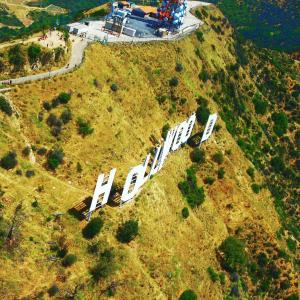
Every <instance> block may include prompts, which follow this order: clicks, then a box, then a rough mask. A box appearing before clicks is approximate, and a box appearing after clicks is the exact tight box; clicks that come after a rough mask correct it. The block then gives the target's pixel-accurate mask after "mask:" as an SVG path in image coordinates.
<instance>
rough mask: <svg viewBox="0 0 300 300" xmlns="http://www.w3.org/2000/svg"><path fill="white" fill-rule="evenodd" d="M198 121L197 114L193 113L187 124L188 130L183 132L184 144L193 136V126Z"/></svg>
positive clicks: (182, 139) (182, 141)
mask: <svg viewBox="0 0 300 300" xmlns="http://www.w3.org/2000/svg"><path fill="white" fill-rule="evenodd" d="M195 122H196V115H195V114H192V115H191V116H190V117H189V119H188V120H187V121H186V123H187V126H186V131H185V132H184V133H183V134H182V138H181V143H182V144H184V143H186V142H187V140H188V139H189V137H190V136H191V134H192V132H193V128H194V125H195Z"/></svg>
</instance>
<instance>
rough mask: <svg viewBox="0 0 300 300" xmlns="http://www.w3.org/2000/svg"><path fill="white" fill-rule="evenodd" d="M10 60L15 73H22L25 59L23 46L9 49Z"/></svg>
mask: <svg viewBox="0 0 300 300" xmlns="http://www.w3.org/2000/svg"><path fill="white" fill-rule="evenodd" d="M8 60H9V63H10V64H11V65H13V66H14V71H15V72H18V71H21V70H22V69H23V68H24V65H25V57H24V55H23V53H22V51H21V46H20V45H19V44H17V45H15V46H13V47H12V48H10V49H9V51H8Z"/></svg>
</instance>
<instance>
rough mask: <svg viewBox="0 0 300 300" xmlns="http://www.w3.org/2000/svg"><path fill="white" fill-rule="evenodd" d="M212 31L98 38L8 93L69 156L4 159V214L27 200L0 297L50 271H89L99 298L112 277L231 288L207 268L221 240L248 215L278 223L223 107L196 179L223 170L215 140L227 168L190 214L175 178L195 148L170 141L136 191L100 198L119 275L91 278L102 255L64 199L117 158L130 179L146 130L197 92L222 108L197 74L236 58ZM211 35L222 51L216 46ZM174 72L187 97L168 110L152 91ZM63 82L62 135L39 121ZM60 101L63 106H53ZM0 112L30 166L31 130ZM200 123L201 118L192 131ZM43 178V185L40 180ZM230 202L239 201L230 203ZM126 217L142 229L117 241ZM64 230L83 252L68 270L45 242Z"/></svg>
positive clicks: (214, 293) (143, 290)
mask: <svg viewBox="0 0 300 300" xmlns="http://www.w3.org/2000/svg"><path fill="white" fill-rule="evenodd" d="M205 40H206V41H205V43H204V44H203V45H202V46H200V45H199V44H198V42H197V41H196V38H195V36H191V37H188V38H186V39H185V40H182V41H180V42H176V43H157V44H145V45H126V46H123V45H117V46H109V47H107V46H106V47H105V46H101V45H92V46H91V47H89V48H88V50H87V52H86V59H85V62H84V64H83V65H82V66H81V67H80V68H79V69H78V70H77V71H75V72H74V73H72V74H68V75H66V76H63V77H59V78H55V79H52V80H49V81H43V82H35V83H32V84H27V85H24V86H20V87H18V88H17V90H16V91H14V92H12V93H11V94H10V95H9V96H10V98H11V100H12V101H13V103H14V104H15V105H16V106H17V107H18V109H19V110H20V112H21V116H20V118H19V119H18V122H20V124H21V125H20V126H21V130H22V134H23V135H25V136H26V137H27V139H28V140H29V141H30V143H31V144H32V145H36V146H38V147H40V146H45V147H47V148H48V149H51V148H52V147H53V146H54V145H57V144H58V145H61V146H62V147H63V149H64V151H65V163H64V165H63V166H62V167H60V168H59V170H58V171H57V172H56V173H55V174H54V173H51V172H48V171H46V170H45V168H44V167H43V164H44V163H45V159H44V158H40V157H38V156H37V163H36V164H35V166H32V167H33V168H34V169H35V170H36V173H37V175H36V176H35V177H34V178H32V179H27V178H25V177H24V176H23V177H18V176H16V175H14V172H7V171H3V170H0V176H1V187H2V188H4V189H5V190H6V194H5V196H4V200H3V199H1V202H4V204H5V209H4V215H5V217H7V218H9V217H10V216H11V215H12V212H13V210H14V208H15V206H16V204H17V203H18V202H19V201H21V200H22V201H23V203H24V213H25V215H26V219H25V221H24V222H23V224H22V228H21V231H22V236H23V239H22V242H21V245H20V247H19V249H18V250H17V253H16V254H15V255H14V256H13V259H11V258H9V257H8V255H7V254H6V253H4V252H1V256H0V263H1V266H2V267H1V269H0V278H1V281H0V282H1V285H0V286H1V289H0V295H1V296H2V297H5V298H6V299H16V298H18V299H21V298H22V297H28V299H32V298H33V296H34V295H37V294H38V292H41V291H44V292H45V291H46V290H47V288H49V286H50V285H51V284H52V283H54V282H56V283H57V284H58V286H59V287H63V288H64V289H68V288H74V286H75V285H76V284H77V283H78V282H83V283H85V288H84V290H83V294H84V296H83V298H82V299H99V297H100V296H99V295H100V294H101V291H102V290H103V289H104V288H105V287H106V286H107V285H108V284H109V283H110V282H111V281H112V280H115V281H120V282H121V283H122V285H120V287H119V288H118V290H117V294H116V296H115V299H177V298H178V296H179V295H180V293H181V292H182V291H183V290H185V289H186V288H191V289H193V290H195V291H196V293H197V294H198V295H199V299H222V289H223V288H222V287H221V285H220V284H218V283H215V284H214V283H212V282H211V280H210V279H209V277H208V274H207V271H206V270H207V268H208V267H209V266H213V267H214V268H215V269H218V263H217V260H216V256H215V248H216V247H218V245H219V244H220V243H221V242H222V241H223V240H224V238H225V237H226V236H227V235H228V233H230V232H232V231H233V230H235V229H236V228H237V227H239V226H241V225H243V223H244V222H245V220H248V221H249V222H256V221H257V220H258V219H259V222H260V224H262V226H263V227H264V229H265V230H266V232H268V233H269V234H270V236H271V237H272V236H273V234H274V231H275V230H277V229H278V226H279V223H278V220H277V217H276V214H275V211H274V209H273V206H272V205H271V202H270V200H269V198H270V195H269V193H268V192H267V191H266V190H263V191H262V192H261V193H260V194H259V195H256V194H254V193H253V192H252V190H251V188H250V185H251V180H250V177H249V176H248V175H247V174H246V169H247V168H248V167H249V166H250V163H249V161H248V160H247V159H245V158H244V156H243V154H242V153H241V151H240V149H239V148H238V146H237V145H236V143H235V141H234V140H233V138H232V137H231V135H230V134H229V133H228V132H227V130H226V129H225V125H224V123H223V122H222V121H221V119H219V121H218V122H219V124H220V125H221V126H222V129H221V130H220V131H219V132H218V133H216V132H215V133H214V135H213V136H212V138H211V139H210V140H209V141H208V142H207V143H206V144H205V145H204V146H203V148H204V149H205V152H206V154H207V161H208V162H207V163H206V164H205V165H204V167H201V168H199V170H198V173H197V176H198V181H199V184H200V185H203V178H205V177H206V176H208V175H210V176H214V177H215V178H216V172H217V169H218V167H217V165H216V164H215V163H213V162H212V160H211V159H210V157H211V156H212V155H213V154H214V153H215V152H216V151H222V152H223V153H225V151H226V150H229V149H230V150H231V154H230V155H225V161H224V164H223V167H224V168H225V171H226V174H225V178H224V179H222V180H216V182H215V183H214V184H213V185H212V186H205V193H206V200H205V202H204V204H203V205H202V206H201V207H199V208H198V209H196V210H194V211H192V210H190V217H189V218H188V219H187V220H183V219H182V217H181V209H182V208H183V207H184V206H186V204H185V203H184V200H183V199H182V196H181V193H180V191H179V189H178V188H177V185H178V183H179V182H180V181H181V180H182V179H183V178H184V176H185V170H186V168H187V167H188V166H190V165H191V162H190V158H189V153H190V149H189V148H188V147H185V148H183V149H181V150H179V151H177V152H176V153H172V154H171V155H170V157H169V158H168V161H167V163H166V165H165V167H164V169H163V170H162V171H161V172H160V173H159V174H157V175H156V176H155V177H154V178H153V179H152V180H150V181H149V182H148V183H147V184H146V185H145V187H144V188H143V190H142V192H141V194H140V195H139V197H138V198H137V199H136V200H134V201H132V202H131V203H129V204H127V205H124V206H123V207H122V208H118V207H116V208H113V207H110V206H106V207H105V208H104V209H102V210H101V213H102V214H103V216H104V220H105V226H104V229H103V232H102V233H101V234H100V236H99V237H98V238H96V239H98V240H100V241H101V243H108V244H109V245H110V246H113V247H115V248H117V250H118V253H119V254H120V256H121V257H122V259H120V269H119V271H118V272H117V273H116V274H115V275H114V276H113V277H112V278H110V279H108V280H104V281H102V282H101V283H100V284H99V285H92V284H91V283H89V282H90V275H89V273H88V269H89V267H90V266H92V265H93V264H94V263H95V258H94V257H92V256H90V255H88V254H87V251H86V247H87V244H88V243H87V241H85V240H84V239H83V238H82V236H81V231H80V230H81V228H82V227H83V226H84V225H85V222H79V221H78V220H76V219H74V218H73V217H71V216H70V215H68V213H67V210H68V209H70V208H71V207H72V206H73V205H74V204H75V203H77V202H79V201H81V200H82V199H84V198H85V197H86V196H88V195H90V194H91V193H92V192H93V189H94V185H95V181H96V176H97V175H98V173H99V172H108V171H109V170H110V169H111V168H112V167H117V168H118V170H117V183H120V184H123V183H124V180H125V176H126V174H127V172H128V170H129V169H130V168H131V167H132V166H135V165H137V164H139V163H140V162H141V161H142V160H143V159H144V157H145V156H146V154H147V153H148V151H149V149H150V147H152V146H153V145H152V144H151V142H150V140H149V138H150V136H151V134H153V135H155V136H156V137H157V138H159V137H160V131H161V128H162V126H163V125H164V124H165V123H167V122H168V123H170V125H175V124H177V123H179V122H180V121H182V120H184V119H185V118H186V116H187V115H188V114H190V113H191V112H193V111H194V110H195V109H196V107H197V105H196V101H195V98H196V97H197V96H198V95H202V96H204V97H206V98H208V99H209V106H210V108H211V110H213V111H217V110H218V108H217V106H216V104H215V103H214V102H213V101H212V100H211V99H210V96H209V95H210V93H211V91H212V89H213V88H214V87H213V86H211V84H210V83H208V84H206V85H205V86H203V87H200V85H199V80H198V77H197V75H198V73H199V71H200V70H201V67H202V64H203V63H205V64H209V65H210V67H212V68H213V64H216V65H220V66H223V65H225V64H228V63H230V62H232V60H233V58H232V56H231V54H230V53H229V52H228V51H227V50H226V49H227V46H226V45H227V43H229V41H230V40H229V38H227V37H224V39H223V40H222V41H220V40H218V39H217V37H216V36H215V34H214V33H213V32H209V33H207V36H206V39H205ZM212 43H214V44H215V45H216V52H217V55H216V54H213V53H212V52H211V46H210V45H211V44H212ZM195 47H200V49H201V52H202V53H203V55H204V57H206V58H207V59H206V61H205V62H203V61H202V62H201V60H199V59H198V58H197V57H196V55H195V53H194V50H195ZM213 60H214V62H213ZM176 62H181V63H182V64H183V66H184V71H183V72H182V73H180V74H179V73H176V72H175V65H176ZM158 70H160V71H158ZM175 75H176V76H178V78H179V80H180V84H179V86H178V87H177V88H176V91H175V94H176V95H179V96H180V97H181V98H187V99H188V102H187V104H186V105H185V106H182V107H180V106H179V105H177V106H178V111H177V112H176V113H174V114H172V115H170V114H169V113H168V108H169V104H165V105H164V106H163V107H160V106H159V104H158V102H157V101H156V100H155V96H156V95H158V94H164V93H169V87H168V80H169V79H170V78H171V77H172V76H175ZM94 79H97V80H98V82H99V83H100V86H99V87H96V86H95V85H94V83H93V81H94ZM249 80H250V79H249ZM112 83H117V84H118V86H119V90H118V91H117V92H116V93H113V92H111V91H110V85H111V84H112ZM62 91H70V92H72V94H73V96H72V100H71V101H70V104H69V107H70V109H71V110H72V112H73V116H74V119H73V121H72V122H71V123H70V124H69V125H67V126H66V127H65V129H64V131H63V134H62V136H61V140H60V141H56V140H55V139H54V138H53V137H52V136H51V135H50V132H49V128H48V127H47V125H46V124H45V122H38V121H37V115H38V113H39V111H41V109H42V102H43V101H45V100H48V101H49V100H52V99H53V98H54V97H55V96H57V95H58V94H59V93H60V92H62ZM110 108H112V110H111V109H110ZM59 111H61V108H57V109H55V110H54V112H56V113H58V112H59ZM110 111H111V112H110ZM45 116H46V115H45ZM78 117H83V118H85V119H87V120H89V121H90V122H91V124H92V126H93V127H94V129H95V130H94V133H93V134H92V135H90V136H87V137H86V138H82V137H81V136H80V135H78V133H77V129H76V119H77V118H78ZM1 118H2V119H1V129H0V143H1V144H0V145H1V147H0V149H1V150H0V154H1V156H2V154H3V153H5V152H6V151H7V150H8V149H12V148H14V149H16V150H17V151H18V154H19V157H20V161H21V167H22V168H23V169H25V168H28V167H29V166H28V161H27V160H26V159H24V158H21V155H20V151H21V149H22V143H23V140H22V138H21V136H20V134H19V133H18V132H16V131H15V129H14V127H13V126H12V122H13V121H12V120H8V119H7V118H3V117H2V115H1ZM201 129H203V128H200V127H198V126H197V128H196V131H197V130H201ZM77 162H80V163H81V165H82V166H83V172H82V173H81V174H78V173H77V172H76V164H77ZM260 180H262V177H261V176H260V175H259V174H257V181H260ZM41 185H42V186H43V187H44V191H42V192H38V191H37V187H38V186H41ZM34 199H37V200H38V201H39V203H40V209H39V210H36V209H33V208H32V207H31V203H32V202H33V201H34ZM229 203H231V204H232V209H228V208H226V205H227V204H229ZM55 212H62V213H64V215H63V216H62V217H61V220H60V221H55V220H53V218H52V219H51V220H48V221H47V217H49V216H51V215H52V214H53V213H55ZM95 215H98V213H95ZM129 218H136V219H138V220H139V223H140V228H141V229H140V235H139V237H138V238H137V239H136V240H134V241H133V242H132V243H130V245H120V244H119V243H118V242H117V241H116V239H115V233H116V230H117V228H118V225H119V224H121V223H122V222H123V221H124V220H127V219H129ZM61 235H65V236H66V238H67V241H68V244H69V249H70V250H69V251H70V252H71V253H75V254H76V255H77V257H78V262H77V263H76V264H75V265H74V266H72V267H71V268H69V269H68V270H62V268H61V267H60V264H59V262H51V261H49V257H50V256H51V252H50V250H49V244H48V242H49V241H53V240H56V239H57V238H58V237H59V236H61ZM29 237H32V238H33V241H30V239H29ZM62 279H64V280H65V281H64V282H62ZM45 297H46V296H45ZM103 297H104V296H103ZM46 298H47V297H46Z"/></svg>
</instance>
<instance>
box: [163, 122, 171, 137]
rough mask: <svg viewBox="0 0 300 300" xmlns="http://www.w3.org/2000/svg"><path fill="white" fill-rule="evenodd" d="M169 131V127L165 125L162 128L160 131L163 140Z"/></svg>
mask: <svg viewBox="0 0 300 300" xmlns="http://www.w3.org/2000/svg"><path fill="white" fill-rule="evenodd" d="M170 129H171V127H170V125H169V124H168V123H167V124H165V125H164V126H163V128H162V130H161V136H162V138H163V139H164V140H165V139H166V137H167V134H168V131H169V130H170Z"/></svg>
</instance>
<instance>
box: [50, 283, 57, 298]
mask: <svg viewBox="0 0 300 300" xmlns="http://www.w3.org/2000/svg"><path fill="white" fill-rule="evenodd" d="M58 291H59V289H58V287H57V285H56V284H53V285H52V286H51V287H50V288H49V289H48V295H49V297H53V296H55V295H56V294H57V293H58Z"/></svg>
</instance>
